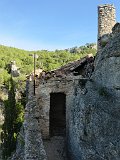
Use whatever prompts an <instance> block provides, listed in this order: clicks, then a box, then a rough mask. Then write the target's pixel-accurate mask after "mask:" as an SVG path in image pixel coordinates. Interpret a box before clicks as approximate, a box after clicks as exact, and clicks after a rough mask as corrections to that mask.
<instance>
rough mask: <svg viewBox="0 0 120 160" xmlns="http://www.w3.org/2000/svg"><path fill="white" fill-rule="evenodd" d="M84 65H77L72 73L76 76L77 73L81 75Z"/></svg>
mask: <svg viewBox="0 0 120 160" xmlns="http://www.w3.org/2000/svg"><path fill="white" fill-rule="evenodd" d="M84 72H85V71H84V67H83V68H82V67H81V66H78V67H77V68H75V69H74V70H73V74H74V76H78V75H83V74H84Z"/></svg>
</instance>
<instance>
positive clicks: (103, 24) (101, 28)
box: [98, 4, 116, 50]
mask: <svg viewBox="0 0 120 160" xmlns="http://www.w3.org/2000/svg"><path fill="white" fill-rule="evenodd" d="M115 24H116V10H115V7H114V5H111V4H105V5H100V6H98V50H100V49H102V48H103V47H104V46H105V45H106V43H107V42H108V39H109V37H110V33H112V28H113V27H114V25H115Z"/></svg>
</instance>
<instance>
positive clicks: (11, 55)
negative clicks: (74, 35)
mask: <svg viewBox="0 0 120 160" xmlns="http://www.w3.org/2000/svg"><path fill="white" fill-rule="evenodd" d="M92 46H94V44H87V45H85V46H80V47H73V48H70V49H66V50H56V51H47V50H41V51H25V50H21V49H17V48H12V47H7V46H3V45H0V85H2V84H4V83H6V81H7V79H8V78H9V76H10V75H9V74H8V64H10V62H11V61H16V65H17V67H19V68H20V73H21V74H20V77H19V78H17V79H20V80H24V79H25V75H26V74H29V73H30V72H32V71H33V56H32V55H33V54H34V53H36V54H37V55H38V59H37V60H36V68H42V69H43V70H48V71H49V70H53V69H56V68H59V67H60V66H62V65H64V64H66V63H68V62H70V61H74V60H77V59H80V58H82V57H84V56H86V55H87V54H88V53H93V54H94V55H95V53H96V49H95V48H94V47H92Z"/></svg>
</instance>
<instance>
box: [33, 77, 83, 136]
mask: <svg viewBox="0 0 120 160" xmlns="http://www.w3.org/2000/svg"><path fill="white" fill-rule="evenodd" d="M79 78H80V76H76V77H75V76H71V77H67V78H53V79H50V80H48V81H47V83H45V84H40V85H39V87H38V88H37V94H36V96H37V106H38V108H39V114H40V115H39V122H40V127H39V128H41V133H42V137H43V138H44V139H47V138H49V137H50V133H49V127H50V126H49V112H50V93H60V92H61V93H64V94H65V95H66V129H67V130H68V128H69V119H70V117H69V116H70V115H69V110H70V106H72V105H73V98H74V86H75V84H76V83H78V80H79Z"/></svg>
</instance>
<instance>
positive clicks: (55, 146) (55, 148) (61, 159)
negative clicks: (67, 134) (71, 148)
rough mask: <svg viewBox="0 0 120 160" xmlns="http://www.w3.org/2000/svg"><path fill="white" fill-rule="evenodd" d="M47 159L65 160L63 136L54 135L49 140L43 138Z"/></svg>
mask: <svg viewBox="0 0 120 160" xmlns="http://www.w3.org/2000/svg"><path fill="white" fill-rule="evenodd" d="M44 146H45V150H46V153H47V156H48V160H67V156H66V146H65V138H64V137H61V136H54V137H52V138H51V139H50V140H44Z"/></svg>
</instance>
